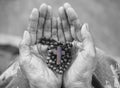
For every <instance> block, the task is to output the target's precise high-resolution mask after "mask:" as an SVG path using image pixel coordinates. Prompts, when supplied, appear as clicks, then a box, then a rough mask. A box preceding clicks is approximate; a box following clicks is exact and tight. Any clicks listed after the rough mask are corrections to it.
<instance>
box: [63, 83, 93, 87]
mask: <svg viewBox="0 0 120 88" xmlns="http://www.w3.org/2000/svg"><path fill="white" fill-rule="evenodd" d="M65 88H92V85H91V84H90V83H83V82H73V83H69V84H68V85H66V86H65Z"/></svg>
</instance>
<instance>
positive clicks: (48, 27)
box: [44, 5, 52, 38]
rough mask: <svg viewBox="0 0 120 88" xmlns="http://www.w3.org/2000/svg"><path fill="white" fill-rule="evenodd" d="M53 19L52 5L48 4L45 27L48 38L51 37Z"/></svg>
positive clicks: (45, 34)
mask: <svg viewBox="0 0 120 88" xmlns="http://www.w3.org/2000/svg"><path fill="white" fill-rule="evenodd" d="M51 19H52V7H51V6H49V5H48V10H47V16H46V21H45V27H44V36H45V37H46V38H50V37H51Z"/></svg>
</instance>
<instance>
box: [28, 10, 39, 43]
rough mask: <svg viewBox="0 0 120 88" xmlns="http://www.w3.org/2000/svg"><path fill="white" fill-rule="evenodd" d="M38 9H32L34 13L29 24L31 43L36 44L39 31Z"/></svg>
mask: <svg viewBox="0 0 120 88" xmlns="http://www.w3.org/2000/svg"><path fill="white" fill-rule="evenodd" d="M38 15H39V13H38V10H37V9H36V8H34V9H33V10H32V13H31V15H30V18H29V26H28V31H29V33H30V36H31V41H32V42H31V43H32V44H35V43H36V32H37V25H38Z"/></svg>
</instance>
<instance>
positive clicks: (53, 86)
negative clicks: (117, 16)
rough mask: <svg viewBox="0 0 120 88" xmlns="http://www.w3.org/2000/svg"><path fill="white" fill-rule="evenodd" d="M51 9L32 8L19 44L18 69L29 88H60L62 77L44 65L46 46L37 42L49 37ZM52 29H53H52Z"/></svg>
mask: <svg viewBox="0 0 120 88" xmlns="http://www.w3.org/2000/svg"><path fill="white" fill-rule="evenodd" d="M51 18H52V8H51V7H50V6H49V5H48V6H47V5H46V4H42V5H41V6H40V9H39V11H38V9H36V8H34V9H33V11H32V13H31V15H30V19H29V25H28V30H26V31H24V35H23V39H22V41H21V43H20V48H19V50H20V59H19V63H20V68H21V70H22V73H23V74H24V75H25V76H26V77H27V79H28V80H29V82H30V86H31V88H60V87H61V78H62V76H61V75H59V74H57V73H54V72H53V71H52V70H50V69H49V68H48V67H47V64H46V63H45V59H46V58H47V56H46V49H47V46H45V45H41V44H40V43H39V42H38V41H39V39H40V38H41V37H46V38H50V37H51V34H52V33H51ZM52 29H54V28H52Z"/></svg>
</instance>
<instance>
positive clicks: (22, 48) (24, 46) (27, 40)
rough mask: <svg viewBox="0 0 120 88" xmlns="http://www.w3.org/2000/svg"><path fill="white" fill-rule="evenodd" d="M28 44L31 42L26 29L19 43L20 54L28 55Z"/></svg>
mask: <svg viewBox="0 0 120 88" xmlns="http://www.w3.org/2000/svg"><path fill="white" fill-rule="evenodd" d="M30 44H31V38H30V33H29V32H28V31H24V34H23V39H22V41H21V42H20V44H19V49H20V55H22V56H28V55H30Z"/></svg>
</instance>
